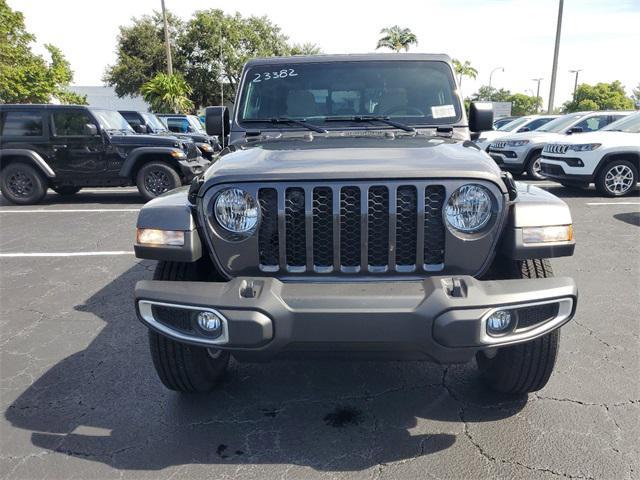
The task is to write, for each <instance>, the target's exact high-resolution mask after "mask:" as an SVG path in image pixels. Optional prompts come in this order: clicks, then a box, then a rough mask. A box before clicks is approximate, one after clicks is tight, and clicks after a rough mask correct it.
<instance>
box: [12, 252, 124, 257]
mask: <svg viewBox="0 0 640 480" xmlns="http://www.w3.org/2000/svg"><path fill="white" fill-rule="evenodd" d="M106 255H110V256H112V255H134V252H128V251H125V250H118V251H114V252H68V253H66V252H58V253H49V252H42V253H40V252H39V253H0V258H17V257H101V256H106Z"/></svg>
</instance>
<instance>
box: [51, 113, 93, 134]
mask: <svg viewBox="0 0 640 480" xmlns="http://www.w3.org/2000/svg"><path fill="white" fill-rule="evenodd" d="M51 118H53V134H54V135H55V136H57V137H78V136H86V135H87V132H86V129H85V125H86V124H87V123H91V124H95V122H94V121H93V120H92V119H91V117H90V116H89V114H88V113H87V112H85V111H84V110H59V111H57V112H53V114H52V115H51Z"/></svg>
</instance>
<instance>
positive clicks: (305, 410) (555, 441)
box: [0, 182, 640, 479]
mask: <svg viewBox="0 0 640 480" xmlns="http://www.w3.org/2000/svg"><path fill="white" fill-rule="evenodd" d="M541 186H543V188H547V189H549V190H550V191H551V192H553V193H555V194H557V195H559V196H562V197H563V198H564V199H565V200H566V201H567V202H568V204H569V205H570V207H571V209H572V213H573V217H574V226H575V235H576V238H577V242H578V247H577V250H576V255H575V256H574V257H572V258H565V259H558V260H555V261H554V262H553V265H554V267H555V270H556V275H567V276H573V277H574V278H575V279H576V281H577V283H578V286H579V288H580V304H579V309H578V314H577V317H576V319H575V320H574V321H572V322H571V323H570V324H568V325H567V326H566V327H565V328H564V329H563V337H562V345H561V353H560V359H559V363H558V364H557V366H556V371H555V374H554V375H553V377H552V378H551V381H550V383H549V384H548V386H547V387H546V388H545V389H544V390H542V391H541V392H538V394H535V395H530V396H529V397H528V398H500V397H498V396H496V395H494V394H491V393H489V392H488V391H487V390H485V389H484V387H483V386H482V385H481V384H480V382H479V379H478V375H477V373H476V370H475V367H474V365H459V366H452V367H449V368H443V367H441V366H438V365H432V364H427V363H421V362H405V363H375V362H371V363H367V362H365V363H353V364H349V363H344V362H331V361H314V362H277V363H272V364H267V365H255V364H240V365H239V364H232V366H231V368H230V370H229V374H228V375H227V377H226V379H225V380H224V382H223V385H222V387H221V388H220V390H219V391H217V392H215V393H212V394H209V395H204V396H180V395H178V394H175V393H173V392H170V391H168V390H166V389H164V387H162V385H161V384H160V382H159V380H158V379H157V378H156V374H155V372H154V370H153V367H152V365H151V360H150V356H149V354H148V346H147V340H146V330H145V328H144V327H143V326H142V325H141V324H140V323H139V322H138V321H137V320H136V319H135V315H134V310H133V303H132V291H133V285H134V284H135V282H136V281H137V280H140V279H148V278H150V277H151V276H152V271H153V268H154V262H151V261H140V260H137V259H136V258H135V257H134V256H133V254H132V242H133V236H134V226H135V220H136V214H137V210H138V209H139V208H140V206H141V204H142V200H141V199H140V198H139V197H138V195H137V194H136V192H135V191H134V190H115V189H104V190H102V191H99V190H90V191H83V192H81V193H80V194H78V195H76V196H74V197H71V198H61V197H59V196H57V195H55V194H53V193H50V194H49V196H48V197H47V199H46V201H45V203H44V204H42V205H37V206H34V207H16V206H11V205H8V204H7V203H6V202H5V201H4V200H3V201H0V271H1V273H0V302H1V312H2V314H1V320H0V322H1V323H0V376H1V392H2V396H1V399H0V409H1V411H2V416H1V418H0V442H1V443H0V450H1V455H2V456H1V459H0V477H2V478H11V479H23V478H24V479H27V478H28V479H33V478H60V479H72V478H81V479H88V478H122V477H126V478H154V479H155V478H159V479H169V478H204V477H207V478H243V479H245V478H256V479H261V478H282V479H294V478H305V479H312V478H338V477H339V478H376V479H378V478H420V479H424V478H479V477H498V478H536V479H539V478H549V479H552V478H559V477H566V478H584V479H590V478H606V479H609V478H611V479H626V478H639V477H640V442H638V438H640V380H639V378H640V376H639V375H638V371H639V367H640V349H639V344H640V322H639V317H638V306H639V305H640V273H639V272H640V242H639V239H640V235H639V233H640V198H638V196H637V194H636V196H631V197H626V198H621V199H604V198H601V197H599V196H597V195H596V193H595V191H594V190H589V191H584V192H578V193H576V192H571V191H568V190H565V189H564V188H562V187H560V186H556V185H555V184H552V183H550V182H542V183H541ZM78 254H81V255H78Z"/></svg>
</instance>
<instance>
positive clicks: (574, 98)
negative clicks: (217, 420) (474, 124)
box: [569, 69, 582, 102]
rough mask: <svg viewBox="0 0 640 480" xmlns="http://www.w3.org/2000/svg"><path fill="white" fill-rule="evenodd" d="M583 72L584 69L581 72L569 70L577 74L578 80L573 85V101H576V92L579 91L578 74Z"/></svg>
mask: <svg viewBox="0 0 640 480" xmlns="http://www.w3.org/2000/svg"><path fill="white" fill-rule="evenodd" d="M581 71H582V69H579V70H569V73H575V74H576V80H575V82H574V83H573V101H574V102H575V101H576V90H577V89H578V74H579V73H580V72H581Z"/></svg>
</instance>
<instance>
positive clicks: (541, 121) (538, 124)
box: [527, 118, 553, 130]
mask: <svg viewBox="0 0 640 480" xmlns="http://www.w3.org/2000/svg"><path fill="white" fill-rule="evenodd" d="M551 120H553V118H536V119H535V120H532V121H531V123H529V124H528V125H527V128H528V129H529V130H535V129H536V128H540V127H541V126H542V125H544V124H545V123H549V122H550V121H551Z"/></svg>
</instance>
